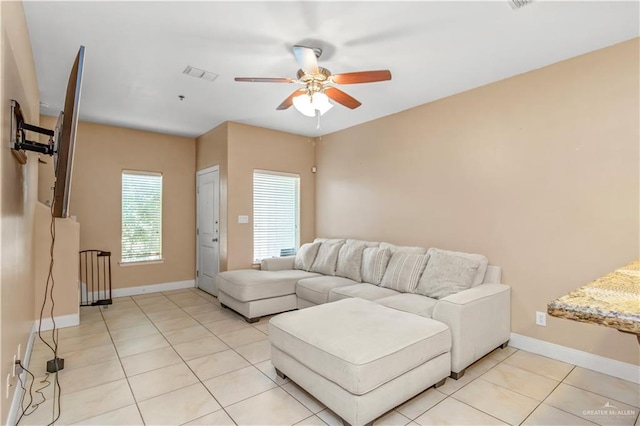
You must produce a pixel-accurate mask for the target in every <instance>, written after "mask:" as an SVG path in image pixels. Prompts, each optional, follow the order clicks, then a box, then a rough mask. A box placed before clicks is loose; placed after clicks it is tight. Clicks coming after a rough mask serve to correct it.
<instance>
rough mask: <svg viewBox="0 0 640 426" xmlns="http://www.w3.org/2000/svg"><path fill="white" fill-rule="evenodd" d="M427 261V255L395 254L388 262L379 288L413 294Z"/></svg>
mask: <svg viewBox="0 0 640 426" xmlns="http://www.w3.org/2000/svg"><path fill="white" fill-rule="evenodd" d="M428 259H429V255H426V254H410V253H407V252H402V251H398V252H396V253H395V254H394V255H393V256H392V257H391V260H390V261H389V265H388V266H387V271H386V272H385V273H384V277H382V282H381V283H380V287H386V288H390V289H392V290H396V291H399V292H401V293H411V292H413V291H414V290H415V288H416V287H417V286H418V280H419V279H420V275H422V272H423V271H424V268H425V266H426V265H427V260H428Z"/></svg>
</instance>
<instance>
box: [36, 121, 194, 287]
mask: <svg viewBox="0 0 640 426" xmlns="http://www.w3.org/2000/svg"><path fill="white" fill-rule="evenodd" d="M42 123H43V126H44V127H47V126H49V127H50V126H53V125H54V124H55V118H54V117H45V116H43V117H42ZM123 170H141V171H152V172H160V173H162V176H163V179H162V183H163V194H162V196H163V202H162V218H163V225H162V249H163V257H164V262H162V263H153V264H139V265H134V266H120V265H119V262H120V253H121V245H120V244H121V222H122V216H121V190H122V171H123ZM70 214H71V215H72V216H76V217H77V221H78V222H79V223H80V229H81V232H80V249H81V250H87V249H98V250H106V251H111V266H112V272H113V278H112V285H113V288H124V287H132V286H142V285H151V284H161V283H168V282H177V281H185V280H193V279H194V277H195V140H194V139H191V138H183V137H178V136H170V135H164V134H160V133H152V132H145V131H140V130H131V129H125V128H121V127H113V126H106V125H101V124H94V123H87V122H80V124H79V126H78V133H77V140H76V150H75V158H74V164H73V178H72V183H71V201H70Z"/></svg>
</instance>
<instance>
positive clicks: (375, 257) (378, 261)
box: [362, 247, 391, 285]
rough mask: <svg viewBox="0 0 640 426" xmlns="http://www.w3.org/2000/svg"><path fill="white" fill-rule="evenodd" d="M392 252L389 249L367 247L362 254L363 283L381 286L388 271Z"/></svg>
mask: <svg viewBox="0 0 640 426" xmlns="http://www.w3.org/2000/svg"><path fill="white" fill-rule="evenodd" d="M390 257H391V252H390V251H389V249H388V248H384V249H383V248H379V247H367V248H366V249H364V251H363V252H362V281H364V282H366V283H370V284H375V285H379V284H380V282H381V281H382V277H383V276H384V271H385V270H386V269H387V263H389V258H390Z"/></svg>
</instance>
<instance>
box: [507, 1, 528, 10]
mask: <svg viewBox="0 0 640 426" xmlns="http://www.w3.org/2000/svg"><path fill="white" fill-rule="evenodd" d="M533 1H534V0H509V6H511V8H512V9H521V8H523V7H525V6H526V5H528V4H531V3H533Z"/></svg>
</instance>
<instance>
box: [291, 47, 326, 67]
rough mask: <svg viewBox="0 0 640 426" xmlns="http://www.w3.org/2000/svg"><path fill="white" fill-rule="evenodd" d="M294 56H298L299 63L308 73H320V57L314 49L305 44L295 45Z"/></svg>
mask: <svg viewBox="0 0 640 426" xmlns="http://www.w3.org/2000/svg"><path fill="white" fill-rule="evenodd" d="M293 56H295V57H296V61H297V62H298V65H299V66H300V68H301V69H302V71H304V72H305V73H307V74H318V73H319V72H320V70H319V69H318V58H317V57H316V53H315V52H314V51H313V49H311V48H309V47H304V46H293Z"/></svg>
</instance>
